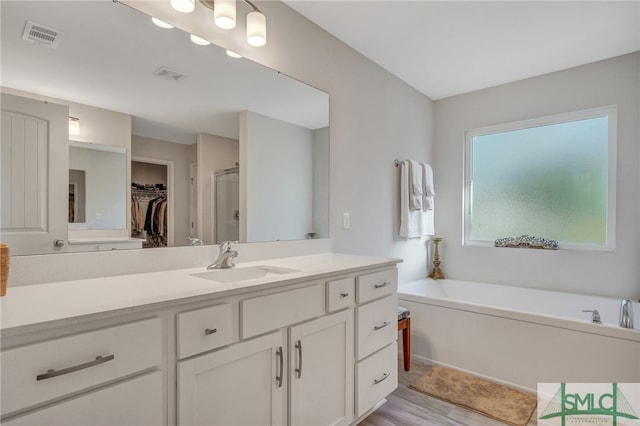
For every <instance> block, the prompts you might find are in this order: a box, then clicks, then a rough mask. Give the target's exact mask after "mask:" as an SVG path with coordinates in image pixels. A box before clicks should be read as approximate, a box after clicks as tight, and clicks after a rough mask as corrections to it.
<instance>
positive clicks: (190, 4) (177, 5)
mask: <svg viewBox="0 0 640 426" xmlns="http://www.w3.org/2000/svg"><path fill="white" fill-rule="evenodd" d="M170 3H171V7H173V8H174V9H175V10H177V11H178V12H182V13H191V12H193V11H194V10H195V8H196V0H171V1H170Z"/></svg>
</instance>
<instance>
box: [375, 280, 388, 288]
mask: <svg viewBox="0 0 640 426" xmlns="http://www.w3.org/2000/svg"><path fill="white" fill-rule="evenodd" d="M388 285H391V283H390V282H389V281H385V282H383V283H382V284H374V286H373V287H374V288H382V287H386V286H388Z"/></svg>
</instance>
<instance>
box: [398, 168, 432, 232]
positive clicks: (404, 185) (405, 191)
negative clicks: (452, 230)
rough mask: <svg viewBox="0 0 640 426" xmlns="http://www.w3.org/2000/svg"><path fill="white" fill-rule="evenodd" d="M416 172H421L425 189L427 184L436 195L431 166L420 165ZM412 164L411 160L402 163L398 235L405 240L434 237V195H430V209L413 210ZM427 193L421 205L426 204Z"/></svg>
mask: <svg viewBox="0 0 640 426" xmlns="http://www.w3.org/2000/svg"><path fill="white" fill-rule="evenodd" d="M418 166H419V167H418V168H417V169H416V171H420V173H419V176H420V180H421V183H422V186H423V188H426V185H425V183H426V184H428V185H429V187H430V188H431V189H430V190H431V193H433V194H435V192H434V189H433V188H434V186H433V172H432V170H431V166H429V165H428V164H427V165H422V164H418ZM410 169H411V163H410V161H409V160H405V161H402V162H401V163H400V230H399V232H398V234H399V235H400V236H401V237H404V238H419V237H421V236H423V235H434V234H435V230H434V220H433V219H434V215H433V207H434V203H433V195H430V196H428V197H430V201H429V203H430V209H425V208H424V207H422V208H420V209H419V210H414V209H412V208H411V204H410V203H411V201H410V200H411V197H412V196H413V194H412V189H411V185H412V184H413V179H412V178H410V176H409V175H410ZM425 194H426V193H425V192H424V189H423V194H422V195H421V197H422V198H421V204H424V200H425V198H424V196H425Z"/></svg>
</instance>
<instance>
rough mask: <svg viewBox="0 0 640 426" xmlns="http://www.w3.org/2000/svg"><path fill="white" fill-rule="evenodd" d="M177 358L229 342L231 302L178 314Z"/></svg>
mask: <svg viewBox="0 0 640 426" xmlns="http://www.w3.org/2000/svg"><path fill="white" fill-rule="evenodd" d="M177 329H178V358H180V359H182V358H186V357H188V356H191V355H195V354H199V353H201V352H206V351H210V350H212V349H215V348H219V347H220V346H225V345H228V344H230V343H231V340H232V330H233V316H232V314H231V304H228V303H227V304H224V305H216V306H211V307H208V308H204V309H197V310H195V311H190V312H182V313H180V314H178V326H177Z"/></svg>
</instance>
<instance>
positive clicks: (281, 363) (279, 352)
mask: <svg viewBox="0 0 640 426" xmlns="http://www.w3.org/2000/svg"><path fill="white" fill-rule="evenodd" d="M276 358H278V359H279V360H280V361H279V364H278V366H279V367H280V374H278V373H276V383H277V384H278V387H279V388H281V387H282V376H283V374H284V370H283V368H284V359H283V358H284V357H283V356H282V346H280V347H278V349H276Z"/></svg>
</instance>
